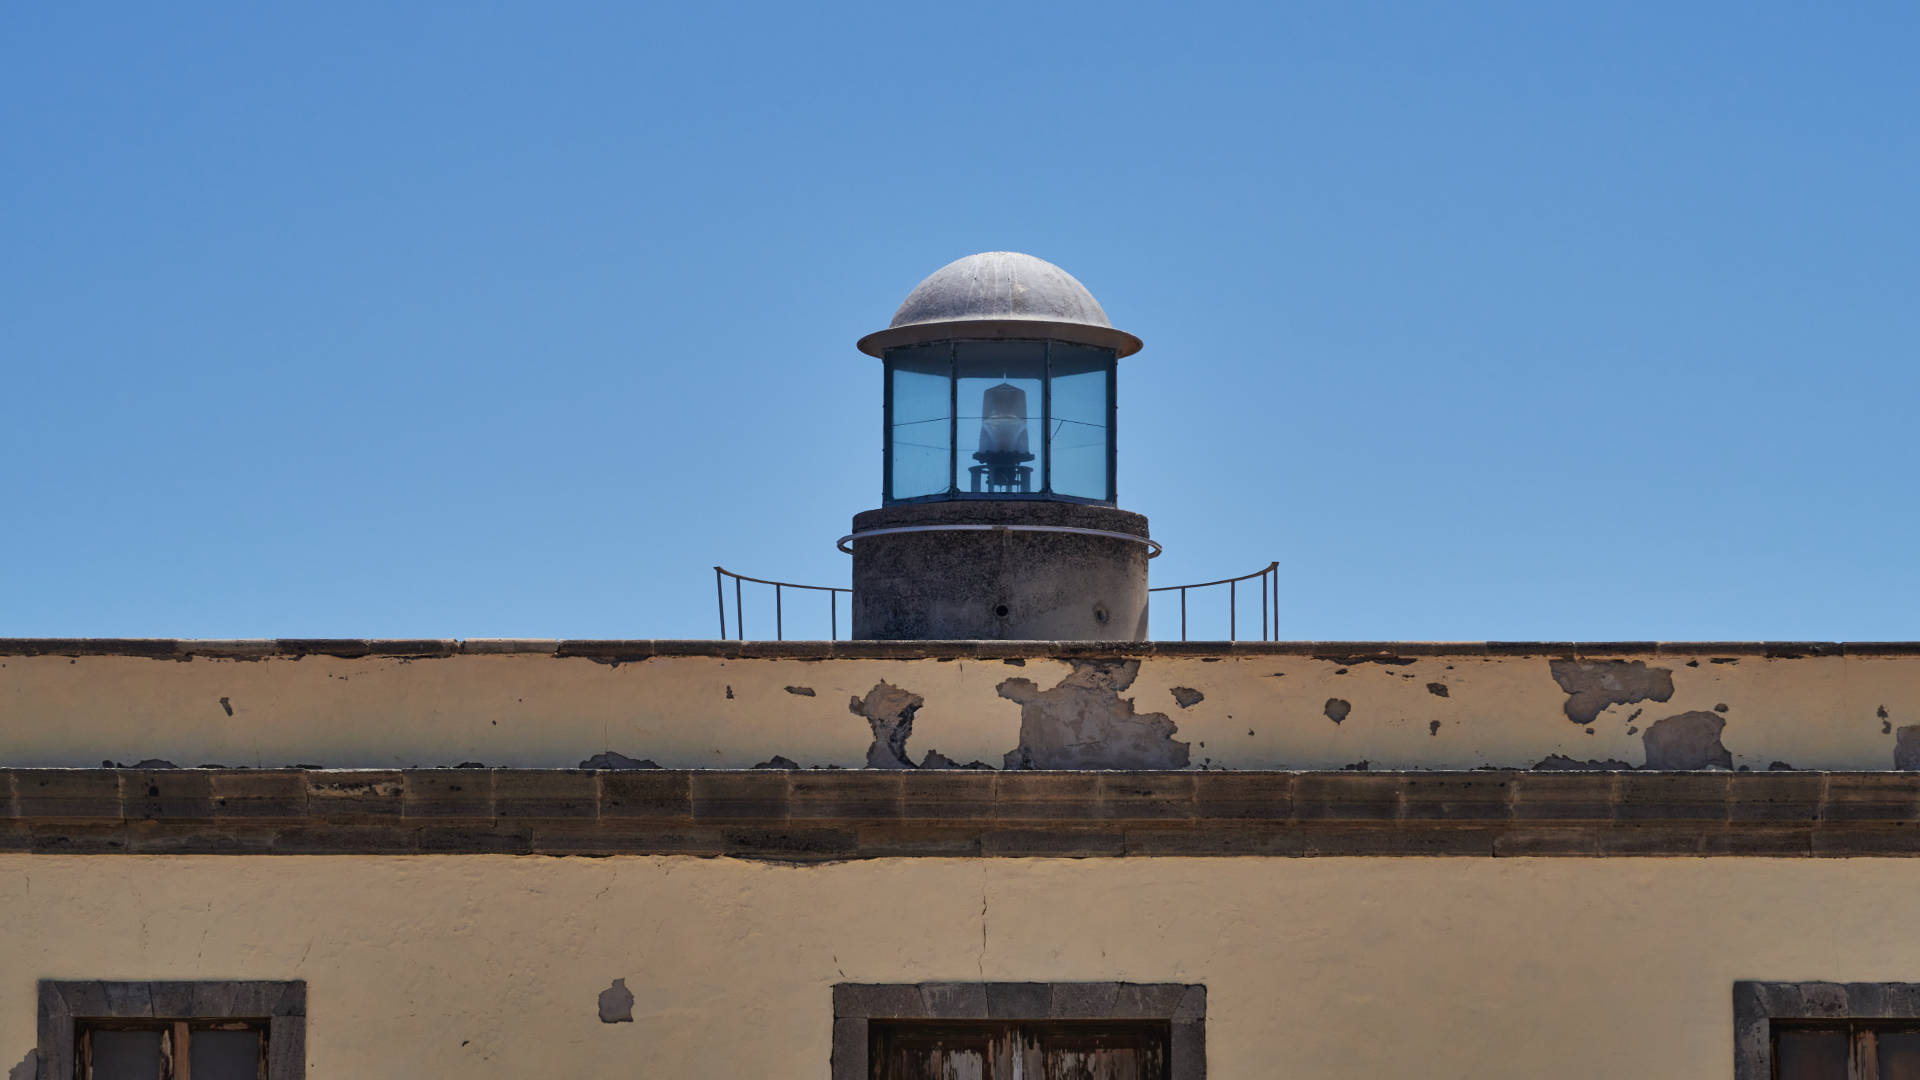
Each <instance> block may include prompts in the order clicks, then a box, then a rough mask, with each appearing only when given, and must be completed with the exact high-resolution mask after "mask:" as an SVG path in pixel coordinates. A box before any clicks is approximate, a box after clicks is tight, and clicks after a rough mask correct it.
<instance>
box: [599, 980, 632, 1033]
mask: <svg viewBox="0 0 1920 1080" xmlns="http://www.w3.org/2000/svg"><path fill="white" fill-rule="evenodd" d="M600 1022H601V1023H603V1024H631V1023H633V991H631V990H629V989H627V980H625V979H615V980H613V985H612V986H609V987H607V988H606V989H605V990H602V991H600Z"/></svg>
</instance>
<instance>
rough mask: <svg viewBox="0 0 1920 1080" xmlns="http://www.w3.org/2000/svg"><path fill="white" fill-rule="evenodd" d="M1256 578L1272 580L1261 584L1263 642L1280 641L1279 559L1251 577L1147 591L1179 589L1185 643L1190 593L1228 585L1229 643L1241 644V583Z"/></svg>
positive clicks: (1256, 571)
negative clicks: (1270, 601) (1270, 610)
mask: <svg viewBox="0 0 1920 1080" xmlns="http://www.w3.org/2000/svg"><path fill="white" fill-rule="evenodd" d="M1253 578H1271V579H1272V580H1271V581H1262V582H1261V583H1260V640H1261V641H1279V640H1280V561H1279V560H1278V559H1276V560H1274V561H1273V562H1270V563H1268V564H1267V565H1266V566H1265V567H1264V568H1263V569H1260V570H1255V571H1254V572H1253V573H1251V574H1241V575H1240V576H1239V577H1230V578H1221V579H1220V580H1219V581H1201V582H1196V583H1194V584H1192V585H1160V586H1157V587H1155V588H1151V589H1148V590H1147V591H1148V592H1150V593H1157V592H1174V591H1176V590H1177V591H1178V592H1179V593H1180V640H1181V641H1185V640H1187V590H1188V589H1207V588H1211V587H1213V586H1215V585H1225V586H1226V587H1227V640H1228V641H1238V640H1239V639H1240V638H1239V634H1240V583H1241V582H1243V581H1249V580H1252V579H1253ZM1269 595H1271V596H1272V598H1273V618H1272V627H1271V630H1269V627H1268V618H1267V598H1268V596H1269ZM1269 634H1271V636H1269Z"/></svg>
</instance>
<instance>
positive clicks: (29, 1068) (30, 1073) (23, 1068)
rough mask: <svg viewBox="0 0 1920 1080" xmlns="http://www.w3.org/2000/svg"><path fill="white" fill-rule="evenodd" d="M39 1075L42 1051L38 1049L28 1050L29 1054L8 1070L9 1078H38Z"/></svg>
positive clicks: (12, 1079) (19, 1079)
mask: <svg viewBox="0 0 1920 1080" xmlns="http://www.w3.org/2000/svg"><path fill="white" fill-rule="evenodd" d="M39 1075H40V1051H39V1050H37V1049H34V1050H29V1051H27V1056H26V1057H23V1058H21V1059H20V1064H18V1065H15V1066H14V1067H13V1068H11V1069H8V1070H7V1080H36V1078H37V1077H38V1076H39Z"/></svg>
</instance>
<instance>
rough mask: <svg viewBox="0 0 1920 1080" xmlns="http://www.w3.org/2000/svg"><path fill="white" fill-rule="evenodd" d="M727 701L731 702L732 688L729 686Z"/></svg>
mask: <svg viewBox="0 0 1920 1080" xmlns="http://www.w3.org/2000/svg"><path fill="white" fill-rule="evenodd" d="M727 700H728V701H732V700H733V687H731V686H729V687H727Z"/></svg>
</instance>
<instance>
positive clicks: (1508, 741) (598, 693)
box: [0, 639, 1920, 771]
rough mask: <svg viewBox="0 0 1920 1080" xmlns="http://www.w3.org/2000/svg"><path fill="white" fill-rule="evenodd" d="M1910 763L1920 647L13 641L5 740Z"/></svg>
mask: <svg viewBox="0 0 1920 1080" xmlns="http://www.w3.org/2000/svg"><path fill="white" fill-rule="evenodd" d="M103 762H110V763H117V764H125V765H134V764H141V763H146V765H147V767H156V765H155V763H165V764H171V765H178V766H182V767H196V766H225V767H247V768H277V767H285V766H303V767H324V768H333V769H341V768H348V769H367V768H381V769H392V768H416V767H435V766H454V765H462V764H476V763H477V764H483V765H487V766H493V767H507V768H536V769H538V768H578V767H583V766H584V767H602V768H605V767H616V768H617V767H633V766H636V765H638V766H641V767H644V766H645V765H648V764H651V765H657V766H660V767H663V768H669V769H748V768H754V767H759V766H772V767H798V768H845V769H857V768H868V767H871V768H927V767H956V766H957V767H967V766H976V767H980V766H984V767H990V768H995V769H1004V768H1010V767H1011V768H1036V769H1153V770H1164V769H1260V770H1276V769H1278V770H1330V769H1344V768H1356V769H1369V770H1376V771H1378V770H1466V769H1480V768H1500V769H1556V768H1599V769H1619V770H1624V769H1659V770H1691V769H1711V768H1727V769H1736V770H1752V771H1766V770H1769V769H1785V768H1791V769H1803V770H1808V769H1811V770H1839V771H1884V770H1892V769H1920V644H1907V643H1902V644H1869V645H1839V644H1830V643H1791V644H1779V643H1775V644H1756V643H1744V644H1729V643H1708V644H1682V645H1672V644H1651V643H1644V644H1635V643H1627V644H1621V643H1612V644H1601V645H1574V644H1558V643H1540V644H1506V643H1494V644H1440V645H1433V644H1411V643H1388V644H1377V643H1295V644H1284V643H1283V644H1273V643H1265V644H1246V643H1240V644H1228V643H1223V642H1214V643H1183V644H1179V645H1170V644H1158V645H1151V644H1149V645H1114V644H1089V643H1062V642H975V641H963V642H897V643H881V642H785V643H739V642H701V641H672V642H668V641H622V642H553V641H468V642H454V641H406V642H396V641H385V642H382V641H253V642H193V641H153V640H140V641H96V640H86V641H78V640H43V639H31V640H8V641H0V765H4V766H12V767H39V768H47V767H68V768H80V767H87V768H91V767H98V766H100V765H101V764H102V763H103Z"/></svg>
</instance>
